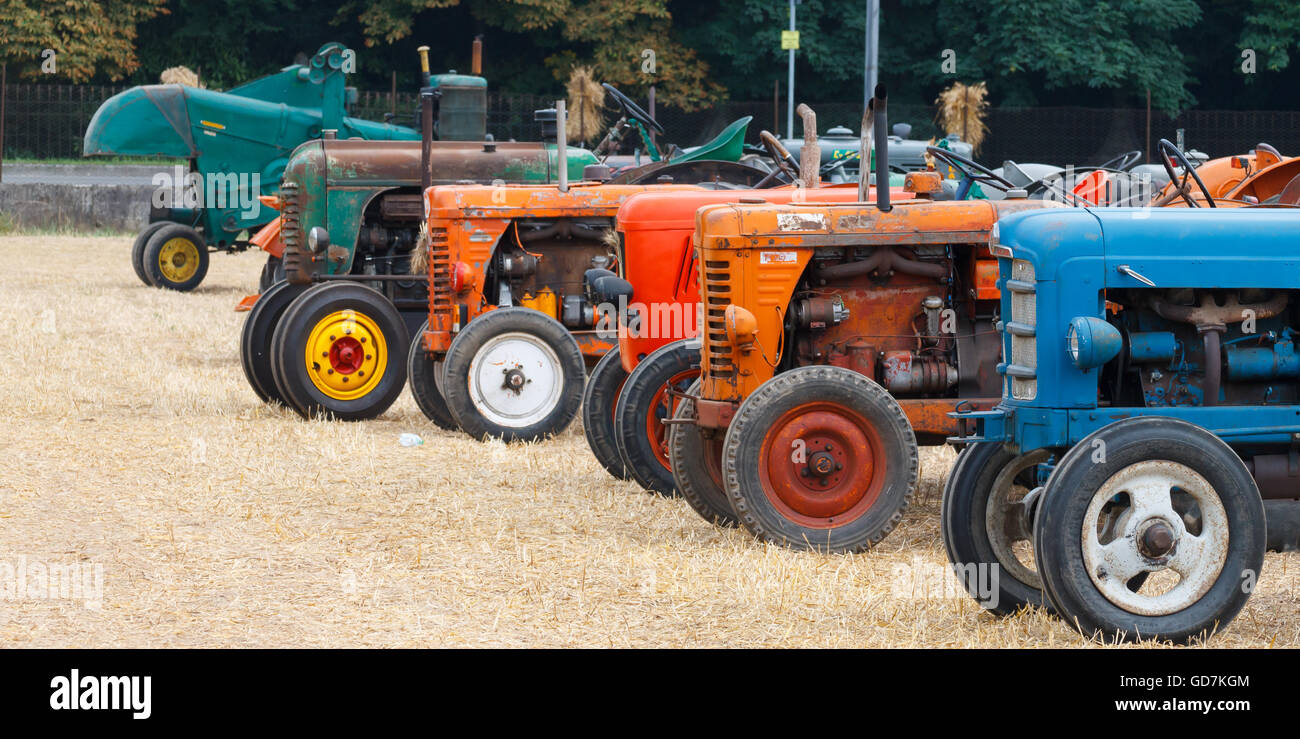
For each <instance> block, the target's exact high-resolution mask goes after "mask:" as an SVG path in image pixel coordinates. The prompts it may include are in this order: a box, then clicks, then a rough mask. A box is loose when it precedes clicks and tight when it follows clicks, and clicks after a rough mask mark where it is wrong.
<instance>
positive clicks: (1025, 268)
mask: <svg viewBox="0 0 1300 739" xmlns="http://www.w3.org/2000/svg"><path fill="white" fill-rule="evenodd" d="M1007 289H1008V291H1009V292H1010V293H1011V320H1010V323H1009V324H1007V327H1006V330H1007V332H1008V333H1009V334H1010V335H1011V359H1010V366H1009V367H1008V368H1007V375H1008V376H1009V378H1010V380H1011V397H1012V398H1015V399H1016V400H1033V399H1034V398H1036V397H1038V377H1037V372H1038V337H1037V324H1038V310H1037V303H1036V300H1037V297H1038V296H1037V290H1036V289H1035V276H1034V265H1033V264H1031V263H1029V262H1026V261H1025V260H1023V259H1017V260H1015V261H1013V262H1012V263H1011V279H1010V281H1008V283H1007Z"/></svg>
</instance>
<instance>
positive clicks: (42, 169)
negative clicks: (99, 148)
mask: <svg viewBox="0 0 1300 739" xmlns="http://www.w3.org/2000/svg"><path fill="white" fill-rule="evenodd" d="M173 166H174V165H167V164H158V165H153V164H9V163H7V162H6V163H5V165H4V172H3V179H0V182H3V183H4V184H6V185H22V184H30V183H35V182H42V183H47V184H52V185H151V184H153V176H154V174H156V173H158V172H171V171H172V167H173Z"/></svg>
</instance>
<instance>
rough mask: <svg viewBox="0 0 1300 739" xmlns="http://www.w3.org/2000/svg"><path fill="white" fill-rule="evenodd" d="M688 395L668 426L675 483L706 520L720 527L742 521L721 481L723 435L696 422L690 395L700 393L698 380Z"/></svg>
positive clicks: (670, 461) (679, 405) (694, 396)
mask: <svg viewBox="0 0 1300 739" xmlns="http://www.w3.org/2000/svg"><path fill="white" fill-rule="evenodd" d="M685 394H686V396H687V397H685V398H682V401H681V402H680V403H678V404H677V410H676V411H675V412H674V413H673V421H674V423H671V424H669V425H668V460H669V465H670V466H671V468H672V471H673V483H674V485H676V487H677V492H679V493H681V496H682V497H683V498H685V499H686V502H687V503H689V504H690V506H691V508H693V509H695V512H696V513H698V514H700V516H701V517H702V518H703V519H704V520H705V521H708V522H709V523H711V524H715V525H717V526H726V527H731V526H738V525H740V521H739V519H737V518H736V512H735V511H734V510H732V508H731V499H729V498H728V497H727V491H726V489H725V488H724V487H723V483H722V442H723V434H722V432H721V431H717V430H711V431H710V433H711V435H710V436H705V435H704V432H703V431H701V430H700V427H699V426H697V425H696V423H695V419H696V416H695V401H694V400H691V398H697V397H699V395H700V381H699V380H698V379H697V380H695V382H693V383H691V386H690V387H688V388H687V389H686V393H685Z"/></svg>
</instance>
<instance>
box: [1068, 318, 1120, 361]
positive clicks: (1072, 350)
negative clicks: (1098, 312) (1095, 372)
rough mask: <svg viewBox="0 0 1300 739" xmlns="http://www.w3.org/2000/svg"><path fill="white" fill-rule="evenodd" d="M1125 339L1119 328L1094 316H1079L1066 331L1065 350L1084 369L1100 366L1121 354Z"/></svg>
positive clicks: (1072, 320)
mask: <svg viewBox="0 0 1300 739" xmlns="http://www.w3.org/2000/svg"><path fill="white" fill-rule="evenodd" d="M1123 345H1124V339H1123V338H1122V337H1121V336H1120V334H1119V329H1117V328H1115V327H1114V326H1112V325H1110V324H1109V323H1107V322H1106V321H1104V320H1102V319H1100V318H1096V317H1094V316H1077V317H1075V318H1073V319H1071V321H1070V327H1069V328H1067V329H1066V331H1065V350H1066V352H1067V353H1068V354H1069V355H1070V361H1072V362H1074V365H1075V366H1076V367H1078V368H1079V369H1082V370H1087V369H1092V368H1093V367H1100V366H1102V365H1103V364H1105V363H1107V362H1109V361H1110V360H1112V359H1114V358H1115V357H1116V356H1118V355H1119V350H1120V349H1121V348H1123Z"/></svg>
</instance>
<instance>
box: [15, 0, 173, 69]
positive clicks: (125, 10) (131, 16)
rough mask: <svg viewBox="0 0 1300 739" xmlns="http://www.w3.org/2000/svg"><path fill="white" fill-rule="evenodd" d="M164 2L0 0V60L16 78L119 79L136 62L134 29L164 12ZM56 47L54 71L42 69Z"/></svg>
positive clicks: (135, 64)
mask: <svg viewBox="0 0 1300 739" xmlns="http://www.w3.org/2000/svg"><path fill="white" fill-rule="evenodd" d="M165 2H166V0H113V1H112V2H101V1H100V0H58V1H57V2H55V1H54V0H4V2H0V59H3V60H5V62H6V63H15V62H16V63H17V66H18V71H19V74H20V76H22V77H27V78H47V79H48V78H50V77H53V78H55V79H57V80H58V81H60V82H85V81H87V80H89V79H91V78H94V77H96V76H99V77H105V78H108V79H110V80H118V79H121V78H122V77H124V76H126V75H127V74H129V73H130V72H131V71H132V70H134V69H135V68H136V67H137V66H139V61H138V60H137V59H136V54H135V50H136V27H137V26H138V25H139V24H140V23H141V22H143V21H145V20H148V19H149V18H152V17H154V16H155V15H158V14H159V13H163V12H166V11H165V10H164V9H163V7H162V6H163V4H164V3H165ZM46 49H50V50H53V51H54V58H53V62H54V70H55V71H54V74H52V75H47V74H46V73H45V72H44V71H43V70H42V62H44V61H46V57H45V56H43V54H44V52H45V50H46Z"/></svg>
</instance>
